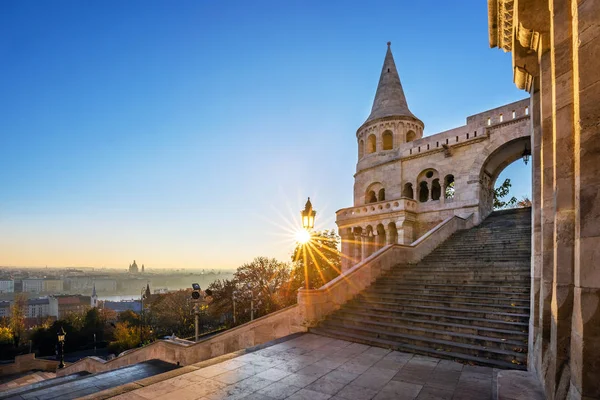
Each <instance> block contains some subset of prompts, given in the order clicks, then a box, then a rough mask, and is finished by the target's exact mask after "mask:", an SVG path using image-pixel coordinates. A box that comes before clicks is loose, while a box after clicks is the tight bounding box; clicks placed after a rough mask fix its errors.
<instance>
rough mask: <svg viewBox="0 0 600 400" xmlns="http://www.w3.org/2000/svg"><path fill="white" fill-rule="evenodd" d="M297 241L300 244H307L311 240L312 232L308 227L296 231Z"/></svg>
mask: <svg viewBox="0 0 600 400" xmlns="http://www.w3.org/2000/svg"><path fill="white" fill-rule="evenodd" d="M296 241H297V242H298V243H300V244H305V243H308V242H309V241H310V233H309V232H308V231H307V230H306V229H302V230H299V231H298V232H296Z"/></svg>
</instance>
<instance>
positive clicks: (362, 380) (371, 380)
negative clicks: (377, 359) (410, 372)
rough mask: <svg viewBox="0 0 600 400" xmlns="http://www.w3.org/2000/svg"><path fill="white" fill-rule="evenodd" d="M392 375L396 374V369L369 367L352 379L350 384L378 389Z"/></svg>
mask: <svg viewBox="0 0 600 400" xmlns="http://www.w3.org/2000/svg"><path fill="white" fill-rule="evenodd" d="M394 375H396V371H394V370H391V369H381V368H375V367H371V368H369V369H368V370H366V371H365V372H364V373H363V374H362V375H361V376H359V377H358V378H356V379H355V380H354V381H352V384H353V385H358V386H362V387H366V388H370V389H375V390H380V389H381V388H382V387H384V386H385V385H386V384H387V383H388V382H389V381H390V380H391V379H392V378H393V377H394Z"/></svg>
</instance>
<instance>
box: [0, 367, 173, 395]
mask: <svg viewBox="0 0 600 400" xmlns="http://www.w3.org/2000/svg"><path fill="white" fill-rule="evenodd" d="M175 368H178V367H177V366H176V365H173V364H170V363H166V362H163V361H160V360H150V361H145V362H142V363H139V364H135V365H130V366H127V367H123V368H119V369H115V370H112V371H107V372H99V373H96V374H90V373H88V372H77V373H75V374H71V375H66V376H61V377H58V378H53V379H46V380H43V381H39V382H35V383H31V384H29V385H24V386H20V387H18V388H14V389H10V390H3V391H0V400H3V399H10V400H20V399H23V400H25V399H32V400H50V399H57V400H58V399H60V400H68V399H76V398H78V397H83V396H86V395H89V394H93V393H97V392H100V391H102V390H105V389H109V388H112V387H115V386H120V385H124V384H126V383H130V382H133V381H135V380H138V379H142V378H147V377H149V376H154V375H157V374H161V373H163V372H167V371H170V370H173V369H175Z"/></svg>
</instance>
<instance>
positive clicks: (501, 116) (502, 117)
mask: <svg viewBox="0 0 600 400" xmlns="http://www.w3.org/2000/svg"><path fill="white" fill-rule="evenodd" d="M502 121H504V115H502V114H500V122H502Z"/></svg>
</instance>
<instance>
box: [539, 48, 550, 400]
mask: <svg viewBox="0 0 600 400" xmlns="http://www.w3.org/2000/svg"><path fill="white" fill-rule="evenodd" d="M542 40H544V39H542ZM540 85H541V95H540V106H541V110H542V113H541V114H542V115H541V128H542V129H541V130H542V143H541V148H540V153H541V168H540V177H541V182H542V186H541V193H540V198H541V204H540V205H541V217H540V219H541V228H542V229H541V236H542V265H541V269H540V311H541V312H540V322H539V338H538V340H536V344H537V345H539V346H540V347H539V348H537V349H536V353H538V354H540V355H541V365H540V368H539V369H538V374H539V376H540V380H541V381H542V382H546V381H547V379H546V376H547V374H548V372H547V370H548V367H549V360H550V353H549V352H548V351H547V350H548V347H549V344H550V330H551V325H550V323H551V321H550V320H551V314H552V313H551V304H552V281H553V276H554V187H553V186H554V180H553V173H554V153H553V146H552V133H553V132H552V127H553V118H552V73H551V65H550V52H549V51H547V52H545V53H544V54H542V55H541V58H540ZM550 375H552V373H550ZM546 393H550V391H549V390H548V387H546Z"/></svg>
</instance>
